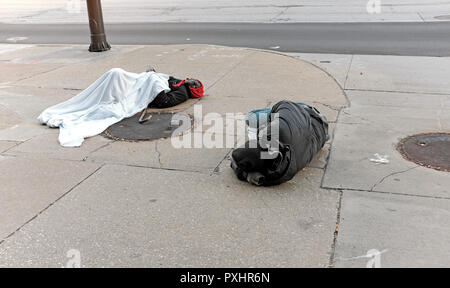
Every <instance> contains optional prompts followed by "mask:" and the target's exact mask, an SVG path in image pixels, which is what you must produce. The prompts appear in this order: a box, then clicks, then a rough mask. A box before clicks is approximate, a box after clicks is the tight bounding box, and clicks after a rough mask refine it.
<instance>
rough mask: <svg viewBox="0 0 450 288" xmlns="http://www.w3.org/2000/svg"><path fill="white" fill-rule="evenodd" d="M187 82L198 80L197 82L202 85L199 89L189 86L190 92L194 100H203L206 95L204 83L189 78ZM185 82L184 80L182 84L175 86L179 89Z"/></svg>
mask: <svg viewBox="0 0 450 288" xmlns="http://www.w3.org/2000/svg"><path fill="white" fill-rule="evenodd" d="M187 80H196V81H198V82H199V83H200V87H197V88H194V87H191V86H190V85H188V87H189V91H190V92H191V96H192V98H201V97H203V94H204V89H203V83H202V82H201V81H200V80H198V79H193V78H188V79H187ZM184 82H185V80H182V81H181V82H180V83H178V84H175V85H173V86H175V87H179V86H181V85H183V84H184Z"/></svg>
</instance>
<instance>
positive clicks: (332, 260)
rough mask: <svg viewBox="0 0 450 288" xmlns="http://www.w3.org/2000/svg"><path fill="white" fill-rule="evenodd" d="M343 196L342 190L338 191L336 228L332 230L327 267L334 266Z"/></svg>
mask: <svg viewBox="0 0 450 288" xmlns="http://www.w3.org/2000/svg"><path fill="white" fill-rule="evenodd" d="M343 197H344V193H343V192H342V190H340V191H339V200H338V203H337V216H336V228H335V230H334V234H333V235H334V236H333V242H332V244H331V253H330V261H329V263H328V268H333V267H334V260H335V253H336V244H337V240H338V236H339V225H340V224H341V209H342V198H343Z"/></svg>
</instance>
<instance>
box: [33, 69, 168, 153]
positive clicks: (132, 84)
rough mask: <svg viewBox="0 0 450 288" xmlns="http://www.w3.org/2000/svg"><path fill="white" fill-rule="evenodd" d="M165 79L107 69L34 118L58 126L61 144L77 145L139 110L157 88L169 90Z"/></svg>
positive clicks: (156, 74)
mask: <svg viewBox="0 0 450 288" xmlns="http://www.w3.org/2000/svg"><path fill="white" fill-rule="evenodd" d="M168 80H169V76H168V75H166V74H161V73H155V72H145V73H141V74H136V73H130V72H127V71H124V70H122V69H119V68H115V69H111V70H110V71H108V72H106V73H105V74H104V75H103V76H102V77H100V78H99V79H97V80H96V81H95V82H94V83H93V84H92V85H91V86H89V87H88V88H87V89H86V90H84V91H83V92H81V93H80V94H78V95H76V96H75V97H73V98H71V99H69V100H67V101H66V102H63V103H60V104H57V105H55V106H52V107H50V108H48V109H46V110H45V111H44V112H42V113H41V115H39V117H38V120H39V121H40V122H41V123H43V124H46V125H47V126H49V127H59V129H60V131H59V143H60V144H61V145H62V146H64V147H79V146H81V143H83V141H84V138H87V137H91V136H94V135H98V134H100V133H102V132H103V131H104V130H105V129H106V128H108V127H109V126H111V125H112V124H114V123H117V122H119V121H121V120H122V119H124V118H127V117H131V116H133V115H134V114H136V113H138V112H139V111H142V110H143V109H144V108H145V107H147V105H148V104H149V103H150V102H152V101H153V99H155V97H156V96H157V95H158V94H159V93H160V92H161V91H166V92H169V91H170V88H169V84H168Z"/></svg>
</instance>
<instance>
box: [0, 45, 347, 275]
mask: <svg viewBox="0 0 450 288" xmlns="http://www.w3.org/2000/svg"><path fill="white" fill-rule="evenodd" d="M0 59H1V63H0V70H2V71H5V72H6V71H14V73H9V74H8V73H1V74H0V75H1V76H0V87H1V88H0V107H1V110H0V112H1V114H0V124H1V126H0V150H1V152H0V156H1V158H0V171H1V172H2V173H1V178H2V179H1V180H2V183H4V185H2V188H0V203H1V204H0V211H1V212H0V227H1V229H0V239H2V240H0V242H1V243H0V267H63V266H65V265H66V263H67V261H68V260H69V259H68V258H67V252H68V251H70V250H71V249H77V250H79V251H80V253H81V257H82V258H81V259H82V260H81V261H82V266H83V267H143V266H144V267H186V266H187V267H195V266H201V267H210V266H212V267H235V266H238V267H327V266H328V265H329V263H330V258H331V255H332V254H333V241H334V240H333V237H334V232H335V228H336V219H337V213H338V203H339V199H340V196H341V194H340V192H339V191H335V190H328V189H322V188H321V187H320V183H321V181H322V178H323V174H324V168H325V165H326V162H327V157H328V152H329V149H330V147H331V146H330V143H328V144H327V145H326V146H325V147H324V149H323V151H321V152H320V153H319V154H318V155H317V157H316V158H315V159H314V161H313V162H312V163H311V165H310V166H309V167H308V168H306V169H305V171H303V172H302V173H300V174H299V175H298V176H297V177H296V178H295V179H294V180H293V181H291V182H289V183H286V184H284V185H281V186H278V187H272V188H261V187H253V186H250V185H249V184H246V183H243V182H240V181H239V180H237V179H236V177H235V175H234V173H233V172H232V170H231V168H229V166H230V162H229V160H228V157H229V153H230V150H231V149H230V148H226V149H225V148H217V149H207V148H198V149H175V148H174V147H173V146H172V145H171V143H170V139H161V140H157V141H152V142H138V143H130V142H120V141H112V140H110V139H106V138H104V137H102V136H96V137H92V138H89V139H87V140H86V141H85V142H84V143H83V145H82V147H80V148H75V149H70V148H69V149H68V148H62V147H60V146H59V144H58V141H57V137H58V130H57V129H50V128H47V127H45V126H42V125H39V124H38V123H37V121H36V117H37V116H38V115H39V113H40V112H41V111H42V110H43V109H45V108H46V107H48V106H50V105H52V104H55V103H59V102H61V101H63V100H66V99H69V98H70V97H72V96H73V95H75V94H76V93H78V92H79V91H81V90H82V89H85V88H86V87H87V86H88V85H89V84H90V83H92V82H93V81H94V80H95V79H97V78H98V77H99V76H100V75H101V74H103V73H104V72H105V71H107V70H108V69H110V68H113V67H121V68H123V69H126V70H129V71H134V72H141V71H145V70H146V69H147V68H148V67H150V66H152V67H154V68H156V70H157V71H161V72H165V73H168V74H172V75H174V76H177V77H195V78H199V79H201V80H202V82H203V83H204V84H205V87H206V88H207V90H206V95H205V96H204V98H202V99H200V100H199V101H197V102H195V101H194V102H192V101H191V102H189V103H186V104H184V105H181V106H180V107H177V109H178V110H182V111H186V112H188V113H192V112H193V107H192V105H193V104H195V103H196V104H201V105H202V109H203V114H206V113H210V112H215V113H217V115H222V116H223V115H225V114H226V113H231V112H234V113H237V112H240V113H246V112H248V111H249V110H252V109H255V108H261V107H269V106H271V105H273V104H274V103H276V102H278V101H280V100H282V99H290V100H294V101H303V102H306V103H309V104H312V105H315V106H317V107H319V108H320V109H321V111H322V112H323V113H324V114H325V115H326V116H327V117H328V118H329V119H330V121H331V122H333V123H334V122H336V120H337V116H338V111H339V110H340V109H341V108H342V107H344V106H346V105H347V99H346V97H345V95H344V93H343V92H342V90H341V89H340V87H339V85H338V84H337V82H336V81H335V80H334V79H333V78H332V77H330V76H329V75H328V74H327V73H325V72H324V71H322V70H321V69H318V68H317V67H315V66H313V65H311V64H309V63H307V62H304V61H302V60H299V59H295V58H293V57H288V56H285V55H280V54H276V53H271V52H264V51H259V50H251V49H243V48H227V47H220V46H206V45H176V46H115V47H113V49H112V50H111V51H109V52H107V53H101V54H98V53H92V54H91V53H89V52H87V51H86V49H85V47H84V46H82V45H78V46H77V45H75V46H61V45H0ZM11 69H12V70H11ZM268 72H270V73H268ZM273 79H277V81H273ZM273 91H277V93H273ZM299 93H300V94H301V95H300V94H299ZM236 119H241V120H240V121H242V117H241V118H239V117H237V116H236ZM198 124H199V123H197V122H196V123H195V125H198ZM332 125H334V124H332ZM332 127H333V126H332ZM332 127H331V129H332ZM205 128H207V127H205ZM196 133H199V135H200V136H202V137H209V136H211V135H209V134H208V131H206V132H203V133H200V132H192V133H191V135H196ZM220 133H221V132H220ZM239 133H241V132H240V131H235V132H232V133H231V134H229V132H224V134H223V136H224V137H227V136H232V137H231V139H232V140H233V142H232V143H234V142H238V141H241V140H242V139H244V137H245V135H243V134H239Z"/></svg>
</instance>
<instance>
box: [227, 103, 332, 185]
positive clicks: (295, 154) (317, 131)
mask: <svg viewBox="0 0 450 288" xmlns="http://www.w3.org/2000/svg"><path fill="white" fill-rule="evenodd" d="M271 113H278V115H279V119H278V120H276V121H275V119H271V118H269V125H268V129H267V130H266V133H267V134H268V135H270V134H271V128H270V127H272V126H273V125H279V126H278V127H279V143H278V144H279V147H278V149H279V151H280V153H279V154H278V157H276V158H275V159H261V157H260V155H261V154H260V153H261V152H262V151H263V150H264V148H263V147H261V145H259V144H260V143H258V145H257V148H249V147H250V145H249V142H247V143H246V145H245V146H244V147H242V148H238V149H235V150H234V151H233V153H232V163H231V167H232V168H233V170H234V171H235V172H236V175H237V176H238V178H239V179H241V180H247V181H249V182H251V183H253V184H257V183H255V182H258V184H257V185H264V186H270V185H277V184H281V183H284V182H286V181H289V180H291V179H292V178H293V177H294V176H295V175H296V174H297V172H298V171H300V170H302V169H303V168H304V167H306V165H308V163H309V162H311V160H312V159H313V157H314V156H315V155H316V154H317V152H319V150H320V149H322V147H323V145H324V144H325V142H326V141H327V137H328V123H327V121H326V119H325V118H324V117H323V116H321V115H320V113H319V112H318V111H317V110H316V109H315V108H313V107H311V106H308V105H300V104H297V103H294V102H290V101H281V102H278V103H277V104H275V105H274V106H273V107H272V110H271ZM255 173H256V174H255ZM255 175H257V177H258V181H254V179H252V177H255Z"/></svg>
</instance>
